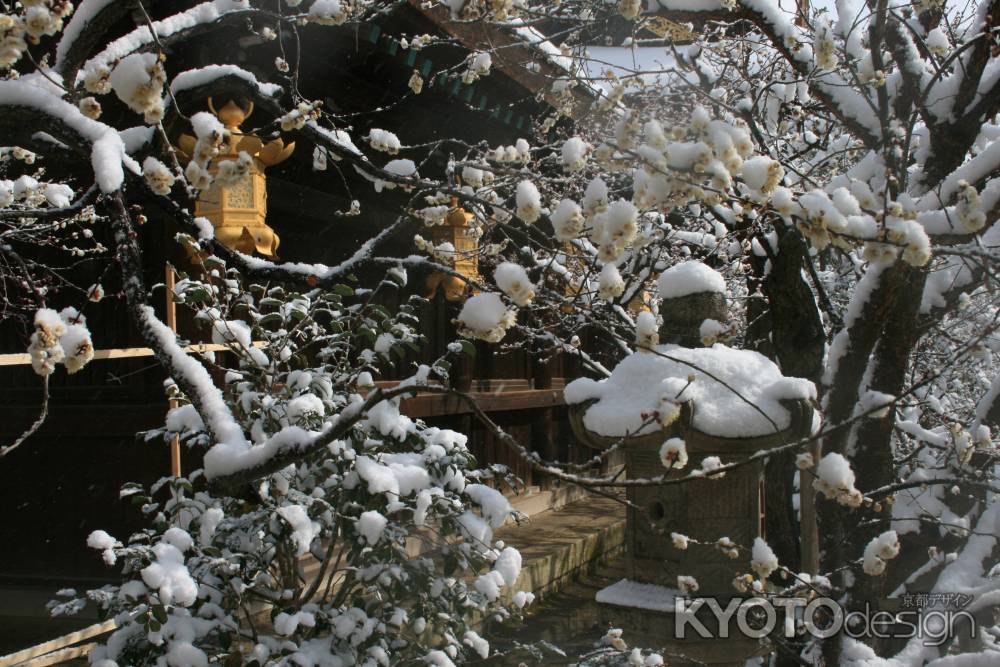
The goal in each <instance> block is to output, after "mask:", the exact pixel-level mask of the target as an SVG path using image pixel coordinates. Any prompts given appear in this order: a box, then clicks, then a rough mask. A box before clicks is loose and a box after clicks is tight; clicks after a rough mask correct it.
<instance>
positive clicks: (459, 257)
mask: <svg viewBox="0 0 1000 667" xmlns="http://www.w3.org/2000/svg"><path fill="white" fill-rule="evenodd" d="M451 206H452V209H451V211H449V212H448V215H447V217H445V221H444V224H443V225H435V226H433V227H431V228H430V237H431V240H432V241H433V242H434V245H436V246H437V245H440V244H442V243H450V244H451V245H452V247H453V248H454V249H455V252H454V253H453V254H452V261H451V265H452V268H453V269H455V272H456V273H460V274H462V275H463V276H465V277H466V278H467V279H469V280H475V281H478V280H479V230H477V229H476V228H474V227H472V226H471V225H470V224H469V222H471V221H472V219H473V218H474V217H475V216H474V215H472V214H471V213H469V212H468V211H466V210H465V209H463V208H461V207H459V205H458V199H457V198H455V197H453V198H452V200H451ZM467 285H468V282H467V281H465V280H462V279H461V278H459V277H458V276H454V275H451V274H448V273H442V272H440V271H436V272H434V273H432V274H431V275H430V276H428V277H427V289H428V292H429V294H428V298H433V296H434V295H435V294H436V293H437V291H438V288H439V287H440V288H441V289H442V290H443V292H444V298H445V299H447V300H448V301H461V300H462V299H463V298H464V297H465V288H466V286H467Z"/></svg>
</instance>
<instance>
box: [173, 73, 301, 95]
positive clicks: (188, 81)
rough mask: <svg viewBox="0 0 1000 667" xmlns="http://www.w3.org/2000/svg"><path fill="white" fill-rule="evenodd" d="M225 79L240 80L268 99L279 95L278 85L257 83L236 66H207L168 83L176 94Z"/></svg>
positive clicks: (176, 77) (254, 78)
mask: <svg viewBox="0 0 1000 667" xmlns="http://www.w3.org/2000/svg"><path fill="white" fill-rule="evenodd" d="M226 77H234V78H237V79H240V80H242V81H243V82H245V83H247V84H249V85H250V87H251V88H253V89H254V90H257V91H259V92H260V93H261V94H262V95H267V96H268V97H276V96H278V95H280V94H281V86H279V85H278V84H276V83H265V82H261V81H258V80H257V77H256V76H254V75H253V73H252V72H248V71H246V70H245V69H243V68H242V67H238V66H236V65H208V66H206V67H201V68H198V69H189V70H185V71H184V72H181V73H180V74H178V75H177V76H175V77H174V78H173V80H172V81H171V82H170V92H172V93H175V94H176V93H179V92H181V91H184V90H190V89H192V88H199V87H201V86H208V85H211V84H213V83H215V82H217V81H219V80H220V79H223V78H226Z"/></svg>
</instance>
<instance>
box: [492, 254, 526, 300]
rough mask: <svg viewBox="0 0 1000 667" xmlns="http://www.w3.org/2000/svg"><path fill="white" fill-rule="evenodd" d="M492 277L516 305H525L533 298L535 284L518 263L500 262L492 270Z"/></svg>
mask: <svg viewBox="0 0 1000 667" xmlns="http://www.w3.org/2000/svg"><path fill="white" fill-rule="evenodd" d="M493 279H494V280H495V281H496V284H497V287H499V288H500V289H501V290H502V291H503V293H504V294H506V295H507V296H508V297H509V298H510V300H511V301H513V302H514V303H515V304H517V305H518V306H522V307H523V306H527V305H528V304H529V303H531V300H532V299H534V298H535V286H534V284H532V282H531V280H529V278H528V273H527V271H525V270H524V267H522V266H520V265H519V264H515V263H513V262H502V263H501V264H500V265H499V266H497V268H496V271H494V272H493Z"/></svg>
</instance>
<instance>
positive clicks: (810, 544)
mask: <svg viewBox="0 0 1000 667" xmlns="http://www.w3.org/2000/svg"><path fill="white" fill-rule="evenodd" d="M809 453H810V454H812V456H813V461H815V462H816V463H819V459H820V455H821V452H820V446H819V443H818V442H814V443H812V445H811V447H810V452H809ZM811 472H812V471H811V470H800V471H799V517H800V522H801V531H802V538H801V545H802V562H801V567H802V571H803V572H805V573H806V574H818V573H819V525H818V519H817V516H816V489H814V488H813V485H812V482H813V475H812V474H810V473H811Z"/></svg>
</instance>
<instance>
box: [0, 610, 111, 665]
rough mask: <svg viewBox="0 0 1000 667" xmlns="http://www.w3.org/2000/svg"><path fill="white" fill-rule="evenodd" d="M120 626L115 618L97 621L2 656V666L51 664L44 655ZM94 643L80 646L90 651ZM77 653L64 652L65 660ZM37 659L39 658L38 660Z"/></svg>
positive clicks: (0, 663) (0, 661)
mask: <svg viewBox="0 0 1000 667" xmlns="http://www.w3.org/2000/svg"><path fill="white" fill-rule="evenodd" d="M117 627H118V622H117V621H115V620H114V619H111V620H110V621H104V622H103V623H96V624H94V625H91V626H88V627H86V628H84V629H83V630H77V631H76V632H71V633H69V634H68V635H63V636H62V637H57V638H55V639H50V640H49V641H47V642H43V643H41V644H38V645H36V646H31V647H28V648H26V649H23V650H21V651H18V652H17V653H11V654H10V655H5V656H0V667H14V665H22V664H30V665H32V666H33V667H40V666H41V665H51V664H54V663H52V662H44V661H42V659H43V657H45V656H48V655H50V654H52V653H53V652H56V651H65V650H66V649H67V647H70V646H72V645H73V644H77V643H79V642H82V641H84V640H87V639H92V638H94V637H97V636H98V635H103V634H105V633H107V632H111V631H112V630H115V629H116V628H117ZM94 646H95V645H94V644H88V645H87V646H84V647H79V648H80V649H86V652H87V653H89V652H90V649H91V648H93V647H94ZM79 655H80V654H77V655H68V654H62V656H61V657H62V659H63V660H69V659H70V658H74V657H79ZM36 660H38V661H37V662H36ZM60 662H61V660H60Z"/></svg>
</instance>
